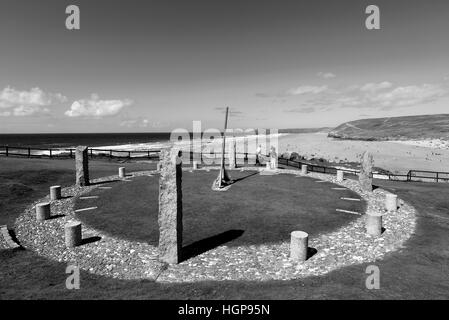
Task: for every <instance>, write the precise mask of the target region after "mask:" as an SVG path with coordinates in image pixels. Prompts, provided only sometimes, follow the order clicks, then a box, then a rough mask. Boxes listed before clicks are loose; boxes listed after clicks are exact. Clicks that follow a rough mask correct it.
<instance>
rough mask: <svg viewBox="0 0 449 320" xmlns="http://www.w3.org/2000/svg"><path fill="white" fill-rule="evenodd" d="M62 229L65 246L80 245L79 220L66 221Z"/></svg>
mask: <svg viewBox="0 0 449 320" xmlns="http://www.w3.org/2000/svg"><path fill="white" fill-rule="evenodd" d="M64 231H65V245H66V247H68V248H73V247H76V246H79V245H81V241H82V239H83V238H82V233H81V222H76V221H71V222H68V223H67V224H66V225H65V227H64Z"/></svg>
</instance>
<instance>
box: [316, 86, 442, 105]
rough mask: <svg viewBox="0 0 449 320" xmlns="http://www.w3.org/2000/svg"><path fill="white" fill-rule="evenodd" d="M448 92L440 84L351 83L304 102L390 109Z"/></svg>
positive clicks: (416, 103) (430, 98)
mask: <svg viewBox="0 0 449 320" xmlns="http://www.w3.org/2000/svg"><path fill="white" fill-rule="evenodd" d="M448 93H449V91H448V88H447V87H446V86H444V85H442V84H418V85H409V86H395V85H394V84H392V83H391V82H388V81H384V82H379V83H366V84H363V85H352V86H348V87H346V88H343V89H342V90H339V91H334V90H327V91H326V92H323V94H321V95H318V96H317V97H313V98H312V99H309V100H308V101H307V103H308V105H310V106H324V105H327V106H333V107H346V108H373V109H381V110H390V109H393V108H402V107H408V106H413V105H419V104H425V103H428V102H431V101H434V100H437V99H439V98H441V97H444V96H446V95H447V94H448Z"/></svg>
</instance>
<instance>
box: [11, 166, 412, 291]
mask: <svg viewBox="0 0 449 320" xmlns="http://www.w3.org/2000/svg"><path fill="white" fill-rule="evenodd" d="M211 169H212V170H215V169H218V167H207V168H201V169H198V170H207V171H208V170H211ZM187 170H189V171H191V169H187ZM240 170H244V171H247V170H248V171H254V168H243V169H240ZM280 172H282V173H286V174H294V175H297V176H301V174H300V173H299V171H298V170H280ZM152 173H155V171H143V172H137V173H134V174H133V177H136V176H144V175H147V176H148V175H150V176H151V174H152ZM307 177H310V178H315V179H319V180H323V181H327V182H330V183H333V186H334V187H335V185H340V186H343V187H345V188H348V189H350V190H352V191H354V192H356V193H357V194H359V195H360V196H361V198H363V199H364V200H365V201H366V202H367V209H366V212H365V213H379V212H382V213H383V218H382V219H383V226H384V228H385V229H386V230H385V232H384V233H383V234H382V236H381V237H371V236H369V235H367V234H366V233H365V223H364V222H365V217H364V216H363V215H361V216H360V218H358V219H356V220H354V221H352V222H350V223H349V224H347V225H345V226H343V227H341V228H339V229H337V230H335V231H333V232H329V233H325V234H320V235H318V236H316V237H314V238H309V247H312V248H315V249H316V250H317V253H316V254H315V255H313V256H312V257H311V258H309V259H308V260H307V261H305V262H303V263H297V262H294V261H292V260H291V259H290V258H289V255H290V243H289V242H287V241H284V242H279V243H270V244H262V245H248V246H238V247H228V246H219V247H217V248H215V249H212V250H209V251H207V252H205V253H202V254H200V255H198V256H196V257H193V258H191V259H189V260H187V261H184V262H182V263H180V264H177V265H166V264H164V263H161V262H159V261H158V251H157V247H155V246H152V245H149V244H146V243H141V242H134V241H128V240H123V239H117V238H114V237H111V236H108V235H106V234H103V233H102V232H101V231H98V230H96V229H94V228H91V227H90V226H87V225H85V224H83V239H84V238H87V237H95V236H96V237H98V236H100V237H101V240H100V241H96V242H91V243H87V244H84V245H82V246H79V247H76V248H71V249H67V248H66V247H65V244H64V225H65V223H67V222H68V221H69V220H76V219H75V217H74V212H73V207H74V204H75V199H76V197H79V196H81V195H83V194H85V193H88V192H90V191H92V190H94V189H96V188H98V187H99V186H101V185H94V186H89V187H82V188H79V187H76V186H71V187H68V188H64V189H63V190H62V191H63V196H66V197H67V196H72V198H67V199H62V200H58V201H53V202H52V216H58V215H64V216H62V217H60V218H57V219H50V220H47V221H44V222H38V221H36V219H35V214H34V206H35V205H36V204H37V203H40V202H46V201H49V198H48V197H46V198H43V199H40V200H39V201H36V202H35V203H33V204H32V205H30V206H29V208H27V209H26V210H25V212H24V213H23V214H22V215H21V216H20V217H19V218H18V219H17V221H16V230H17V232H16V233H17V237H18V239H19V241H20V242H21V244H22V246H23V247H25V248H27V249H31V250H33V251H36V252H37V253H38V254H40V255H42V256H45V257H47V258H49V259H51V260H56V261H59V262H67V263H70V264H75V265H77V266H79V267H80V268H81V269H83V270H86V271H88V272H91V273H95V274H99V275H104V276H109V277H114V278H120V279H142V278H146V279H151V280H155V281H158V282H173V283H178V282H196V281H224V280H237V281H266V280H292V279H298V278H304V277H308V276H319V275H324V274H326V273H328V272H331V271H333V270H336V269H339V268H342V267H346V266H350V265H354V264H362V263H370V262H374V261H376V260H380V259H383V258H384V257H385V255H387V254H388V253H390V252H393V251H396V250H399V249H401V248H404V244H405V242H406V241H407V240H408V239H409V238H410V237H411V236H412V234H413V233H414V230H415V226H416V210H415V208H414V207H412V206H411V205H409V204H407V203H405V202H404V201H403V200H400V199H398V202H399V204H400V208H399V209H398V210H397V212H394V213H387V212H386V211H385V209H384V202H385V194H387V193H388V192H387V191H385V190H382V189H376V190H375V191H374V192H372V193H367V192H363V191H362V190H361V189H360V187H359V184H358V181H355V180H344V181H343V182H337V181H336V177H334V176H331V175H326V174H321V173H309V174H308V175H307ZM129 178H132V177H129ZM127 179H128V178H127ZM111 180H117V176H111V177H105V178H101V179H97V180H95V181H94V182H104V181H111ZM105 192H106V191H105ZM93 214H94V212H93ZM339 214H346V213H339ZM292 231H293V230H292ZM304 231H306V232H307V230H304ZM49 244H51V245H49Z"/></svg>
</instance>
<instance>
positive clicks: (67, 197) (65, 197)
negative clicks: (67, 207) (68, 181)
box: [61, 196, 73, 200]
mask: <svg viewBox="0 0 449 320" xmlns="http://www.w3.org/2000/svg"><path fill="white" fill-rule="evenodd" d="M70 198H73V196H64V197H61V200H64V199H70Z"/></svg>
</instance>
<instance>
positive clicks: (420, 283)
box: [0, 159, 449, 299]
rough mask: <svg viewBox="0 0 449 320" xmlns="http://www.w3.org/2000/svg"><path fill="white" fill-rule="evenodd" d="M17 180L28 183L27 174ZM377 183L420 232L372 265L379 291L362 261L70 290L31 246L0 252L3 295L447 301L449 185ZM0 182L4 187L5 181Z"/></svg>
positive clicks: (19, 163)
mask: <svg viewBox="0 0 449 320" xmlns="http://www.w3.org/2000/svg"><path fill="white" fill-rule="evenodd" d="M27 161H28V162H27ZM6 162H10V163H9V164H8V163H6ZM45 162H47V163H45ZM71 165H72V163H66V164H60V163H59V162H58V161H57V160H54V161H48V160H46V161H44V162H36V160H31V161H30V160H28V159H26V160H25V159H23V160H18V159H9V160H5V161H4V159H0V176H3V175H4V174H7V173H8V174H9V171H10V170H15V168H16V167H18V168H20V167H25V168H26V169H27V170H30V171H32V172H39V171H42V170H50V171H51V170H52V169H58V168H59V169H61V170H63V171H65V170H68V171H69V172H70V170H71ZM102 166H103V165H100V163H98V172H100V171H101V170H105V171H108V170H110V171H111V172H112V171H114V172H115V167H114V166H115V164H109V163H106V164H104V167H103V168H101V167H102ZM20 171H21V170H20V169H18V170H17V173H18V174H20ZM51 172H54V171H51ZM68 178H69V177H67V179H68ZM52 179H54V181H53V182H58V181H60V179H59V178H58V177H57V176H56V174H55V176H53V177H52ZM10 180H11V179H10ZM10 180H9V181H10ZM13 180H14V179H13ZM68 180H70V179H68ZM15 181H16V182H17V183H23V182H22V180H18V179H15ZM53 182H51V183H53ZM376 182H377V183H378V184H379V185H380V186H382V187H385V188H387V189H390V190H391V191H394V192H395V193H397V194H398V195H399V197H401V198H403V199H404V200H406V201H408V202H409V203H411V204H412V205H413V206H415V208H417V210H418V212H419V215H418V221H417V228H416V231H415V234H414V235H413V237H412V238H411V239H410V240H408V241H407V243H406V247H405V248H404V249H402V250H401V251H398V252H393V253H391V254H388V255H387V256H386V257H385V258H384V259H383V260H381V261H377V262H376V263H375V264H376V265H377V266H379V268H380V272H381V274H380V275H381V280H380V282H381V288H380V290H367V289H366V288H365V280H366V276H367V275H366V274H365V270H366V267H367V264H362V265H353V266H350V267H346V268H342V269H339V270H336V271H334V272H331V273H329V274H327V275H325V276H321V277H309V278H306V279H303V280H295V281H268V282H232V281H224V282H219V283H217V282H201V283H195V284H170V285H168V284H158V283H154V282H150V281H125V280H116V279H111V278H105V277H100V276H97V275H92V274H89V273H87V272H84V271H82V272H81V289H80V290H73V291H69V290H67V289H66V288H65V280H66V276H67V275H66V274H65V268H66V265H65V264H64V263H56V262H52V261H49V260H47V259H44V258H42V257H39V256H37V255H36V254H34V253H33V252H30V251H10V250H2V251H0V275H1V276H0V299H430V298H439V299H448V298H449V275H448V269H447V266H448V265H449V251H448V247H449V246H448V245H449V220H448V218H449V217H448V213H449V210H448V207H449V201H448V197H447V195H448V194H449V185H445V184H438V185H436V184H425V183H400V182H386V181H376ZM3 183H4V181H3V182H1V185H0V187H3V186H4V185H3ZM49 183H50V182H49ZM38 186H39V184H36V185H33V184H32V183H30V184H29V185H28V187H30V188H33V189H37V190H39V188H38ZM40 196H41V195H39V194H33V196H30V195H23V197H18V198H17V199H19V200H20V201H22V202H23V203H24V205H26V203H28V202H29V201H32V200H34V199H37V198H38V197H40ZM14 208H17V207H16V206H14V205H12V207H9V206H4V207H2V211H1V217H0V218H2V219H3V216H4V215H6V216H8V215H12V216H13V215H14V214H13V213H10V212H15V211H14ZM19 212H20V211H18V212H17V211H16V213H15V214H18V213H19ZM12 216H11V218H12Z"/></svg>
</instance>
